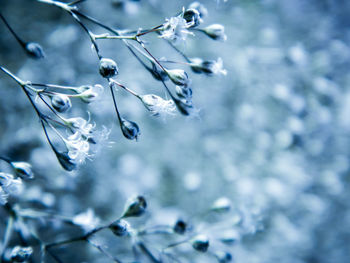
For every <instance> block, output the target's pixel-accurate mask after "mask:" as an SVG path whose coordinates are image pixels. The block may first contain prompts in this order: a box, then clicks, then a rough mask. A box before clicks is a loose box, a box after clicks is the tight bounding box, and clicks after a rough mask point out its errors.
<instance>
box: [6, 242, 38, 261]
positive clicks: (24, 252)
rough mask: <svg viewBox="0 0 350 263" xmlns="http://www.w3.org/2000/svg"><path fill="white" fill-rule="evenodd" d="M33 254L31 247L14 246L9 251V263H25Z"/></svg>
mask: <svg viewBox="0 0 350 263" xmlns="http://www.w3.org/2000/svg"><path fill="white" fill-rule="evenodd" d="M32 253H33V249H32V248H31V247H20V246H15V247H14V248H13V249H12V251H11V262H25V261H28V260H29V258H30V257H31V255H32Z"/></svg>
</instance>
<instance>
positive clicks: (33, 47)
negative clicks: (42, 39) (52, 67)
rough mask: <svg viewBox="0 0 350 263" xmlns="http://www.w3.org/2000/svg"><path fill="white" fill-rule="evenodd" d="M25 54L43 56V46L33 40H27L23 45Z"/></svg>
mask: <svg viewBox="0 0 350 263" xmlns="http://www.w3.org/2000/svg"><path fill="white" fill-rule="evenodd" d="M25 49H26V52H27V54H28V55H29V56H30V57H31V58H34V59H40V58H43V57H45V53H44V51H43V48H42V47H41V46H40V45H39V44H38V43H35V42H29V43H27V44H26V46H25Z"/></svg>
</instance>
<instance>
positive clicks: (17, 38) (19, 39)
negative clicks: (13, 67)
mask: <svg viewBox="0 0 350 263" xmlns="http://www.w3.org/2000/svg"><path fill="white" fill-rule="evenodd" d="M0 18H1V20H2V21H3V22H4V24H5V25H6V27H7V28H8V30H10V32H11V34H12V35H13V36H14V37H15V39H16V40H17V42H18V43H19V44H20V45H21V46H22V47H23V48H24V49H25V47H26V45H27V43H26V42H24V41H23V40H22V39H21V38H20V37H19V36H18V35H17V33H16V32H15V31H14V30H13V29H12V27H11V26H10V25H9V23H8V22H7V21H6V19H5V17H4V16H3V15H2V14H1V13H0Z"/></svg>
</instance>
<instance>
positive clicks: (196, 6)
mask: <svg viewBox="0 0 350 263" xmlns="http://www.w3.org/2000/svg"><path fill="white" fill-rule="evenodd" d="M188 8H189V9H196V10H197V11H198V13H199V16H200V17H201V18H203V17H205V16H207V15H208V10H207V9H206V8H205V6H204V5H203V4H201V3H199V2H193V3H192V4H190V5H189V7H188Z"/></svg>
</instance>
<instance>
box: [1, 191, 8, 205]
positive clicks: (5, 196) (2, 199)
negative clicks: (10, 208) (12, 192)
mask: <svg viewBox="0 0 350 263" xmlns="http://www.w3.org/2000/svg"><path fill="white" fill-rule="evenodd" d="M7 198H8V194H6V193H5V191H4V190H3V189H2V187H0V205H4V204H6V203H7Z"/></svg>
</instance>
